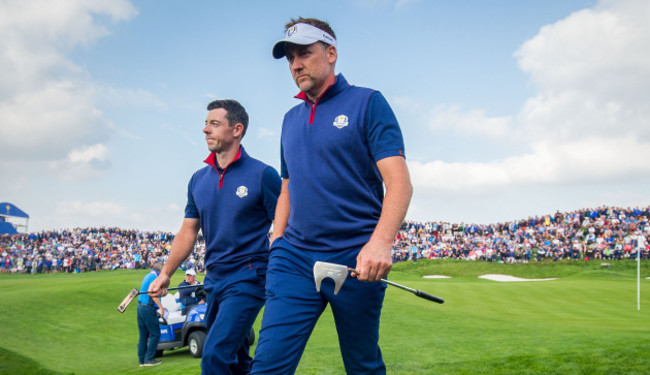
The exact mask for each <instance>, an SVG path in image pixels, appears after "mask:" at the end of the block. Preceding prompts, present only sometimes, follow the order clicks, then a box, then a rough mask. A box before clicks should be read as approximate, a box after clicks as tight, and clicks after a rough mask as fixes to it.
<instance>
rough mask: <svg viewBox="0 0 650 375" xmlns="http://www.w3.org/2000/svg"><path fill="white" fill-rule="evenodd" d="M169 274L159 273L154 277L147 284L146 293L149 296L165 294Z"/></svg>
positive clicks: (162, 295)
mask: <svg viewBox="0 0 650 375" xmlns="http://www.w3.org/2000/svg"><path fill="white" fill-rule="evenodd" d="M169 282H170V280H169V276H167V275H165V274H164V273H161V274H160V275H158V277H156V279H155V280H154V281H153V282H152V283H151V285H149V290H148V293H147V294H148V295H149V296H150V297H164V296H166V295H167V288H169Z"/></svg>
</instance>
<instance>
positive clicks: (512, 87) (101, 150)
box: [0, 0, 650, 232]
mask: <svg viewBox="0 0 650 375" xmlns="http://www.w3.org/2000/svg"><path fill="white" fill-rule="evenodd" d="M54 3H55V2H52V1H48V0H31V1H21V0H3V1H1V2H0V35H2V36H3V37H2V38H0V71H2V72H3V73H2V75H0V120H1V121H0V173H2V179H0V201H8V202H12V203H14V204H15V205H17V206H18V207H20V208H21V209H23V210H24V211H26V212H27V213H28V214H30V216H31V219H30V221H29V230H30V231H40V230H47V229H59V228H73V227H86V226H119V227H122V228H137V229H143V230H163V231H171V232H175V231H176V230H177V229H178V228H179V227H180V223H181V221H182V218H183V210H184V206H185V203H186V189H187V183H188V181H189V178H190V177H191V175H192V173H193V172H194V171H195V170H197V169H199V168H201V167H202V166H203V165H204V164H203V162H202V161H203V160H204V159H205V157H206V156H207V149H206V146H205V142H204V138H203V134H202V133H201V130H202V127H203V122H204V120H205V116H206V114H207V112H206V110H205V106H206V104H207V103H208V102H210V101H211V100H213V99H217V98H234V99H237V100H239V101H240V102H241V103H242V104H243V105H244V106H245V107H246V109H247V110H248V112H249V115H250V117H251V124H250V129H249V131H248V133H247V135H246V137H245V138H244V142H243V144H244V146H245V147H246V148H247V150H248V152H249V153H250V154H251V155H253V156H255V157H257V158H259V159H261V160H263V161H265V162H267V163H268V164H270V165H272V166H274V167H276V168H278V167H279V137H280V128H281V122H282V118H283V115H284V113H285V112H286V111H287V110H288V109H289V108H290V107H291V106H293V105H295V104H297V101H296V99H293V96H294V95H295V94H296V93H297V88H296V87H295V85H294V84H293V82H292V80H291V78H290V74H289V70H288V66H287V63H286V61H284V60H274V59H273V58H272V57H271V47H272V45H273V43H274V42H275V41H276V40H278V39H280V38H281V37H282V36H283V25H284V24H285V23H286V22H287V21H288V20H289V18H291V17H297V16H304V17H317V18H322V19H325V20H327V21H328V22H330V24H331V25H332V27H333V29H334V31H335V33H336V34H337V39H338V51H339V60H338V62H337V67H336V70H337V72H340V73H343V74H344V75H345V76H346V78H347V80H348V81H349V82H350V83H352V84H354V85H358V86H366V87H372V88H374V89H377V90H379V91H381V92H382V93H383V94H384V96H385V97H386V98H387V99H388V101H389V103H390V104H391V106H392V107H393V110H394V111H395V113H396V115H397V118H398V120H399V121H400V124H401V127H402V130H403V133H404V138H405V143H406V154H407V161H408V165H409V170H410V172H411V176H412V180H413V184H414V188H415V190H414V196H413V200H412V203H411V207H410V209H409V212H408V214H407V219H411V220H419V221H451V222H474V223H494V222H499V221H506V220H513V219H520V218H526V217H528V216H535V215H544V214H549V213H554V212H555V211H556V210H560V211H568V210H575V209H580V208H589V207H596V206H601V205H616V206H645V205H648V204H650V194H649V192H650V163H648V160H650V106H649V105H648V103H650V50H648V48H647V45H648V41H649V40H650V26H648V25H647V20H648V19H650V3H648V2H647V1H641V0H639V1H635V0H621V1H594V0H590V1H587V0H567V1H512V0H511V1H489V2H486V1H479V0H476V1H425V0H352V1H328V2H316V1H282V2H280V1H276V2H270V1H236V2H235V1H229V2H225V1H191V2H180V1H170V0H134V1H128V0H96V1H82V0H67V1H59V2H56V5H54Z"/></svg>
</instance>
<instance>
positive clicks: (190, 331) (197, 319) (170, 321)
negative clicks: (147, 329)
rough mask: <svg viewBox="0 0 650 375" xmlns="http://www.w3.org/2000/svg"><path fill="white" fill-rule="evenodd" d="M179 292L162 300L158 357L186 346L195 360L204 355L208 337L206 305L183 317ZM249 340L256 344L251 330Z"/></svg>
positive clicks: (194, 307) (253, 332)
mask: <svg viewBox="0 0 650 375" xmlns="http://www.w3.org/2000/svg"><path fill="white" fill-rule="evenodd" d="M178 297H179V296H178V292H177V293H175V294H167V295H166V296H164V297H162V298H161V302H162V305H163V307H164V308H165V314H164V316H162V317H160V318H159V325H160V342H159V343H158V347H157V348H156V357H160V356H162V355H163V350H166V349H176V348H182V347H185V346H189V347H190V353H191V354H192V356H193V357H194V358H201V355H202V354H203V343H204V342H205V337H206V335H207V330H206V328H205V310H206V308H207V305H206V304H200V305H194V306H193V307H192V308H190V310H189V311H188V312H187V315H182V314H181V312H182V308H181V303H180V301H179V299H178ZM248 339H249V340H250V343H251V344H253V343H254V342H255V331H253V328H251V330H250V332H249V336H248Z"/></svg>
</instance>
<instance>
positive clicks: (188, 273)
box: [185, 268, 196, 276]
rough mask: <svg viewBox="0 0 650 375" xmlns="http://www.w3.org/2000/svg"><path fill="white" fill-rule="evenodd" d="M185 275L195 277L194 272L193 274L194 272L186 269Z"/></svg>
mask: <svg viewBox="0 0 650 375" xmlns="http://www.w3.org/2000/svg"><path fill="white" fill-rule="evenodd" d="M185 274H186V275H192V276H196V272H194V270H193V269H191V268H190V269H188V270H187V271H185Z"/></svg>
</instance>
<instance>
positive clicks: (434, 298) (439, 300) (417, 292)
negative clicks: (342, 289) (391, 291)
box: [348, 267, 445, 303]
mask: <svg viewBox="0 0 650 375" xmlns="http://www.w3.org/2000/svg"><path fill="white" fill-rule="evenodd" d="M348 271H350V272H354V273H356V274H359V272H358V271H357V270H355V269H354V268H349V267H348ZM379 281H381V282H382V283H384V284H388V285H392V286H396V287H398V288H400V289H404V290H407V291H409V292H411V293H413V294H415V295H416V296H418V297H420V298H424V299H428V300H429V301H433V302H435V303H445V300H444V299H442V298H440V297H438V296H434V295H433V294H429V293H427V292H423V291H421V290H417V289H413V288H409V287H408V286H405V285H402V284H398V283H396V282H393V281H389V280H386V279H379Z"/></svg>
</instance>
